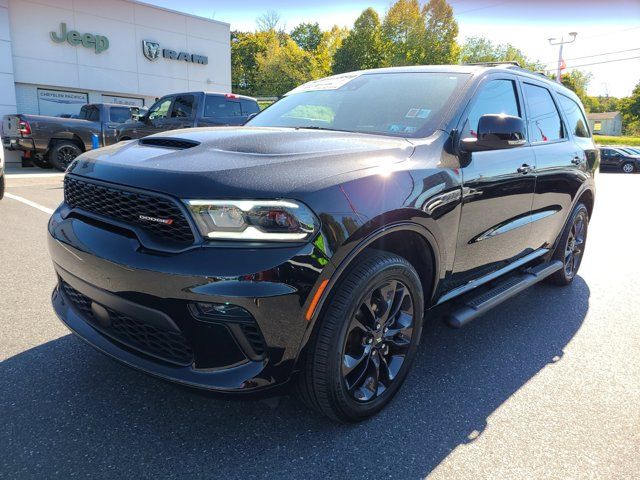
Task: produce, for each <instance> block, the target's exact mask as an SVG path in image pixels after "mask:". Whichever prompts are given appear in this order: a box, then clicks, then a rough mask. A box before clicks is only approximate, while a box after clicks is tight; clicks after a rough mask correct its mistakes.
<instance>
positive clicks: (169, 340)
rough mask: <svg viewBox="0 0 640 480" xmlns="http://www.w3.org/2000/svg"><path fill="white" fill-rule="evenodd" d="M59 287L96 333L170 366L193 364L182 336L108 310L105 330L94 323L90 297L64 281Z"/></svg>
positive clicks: (187, 345)
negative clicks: (107, 322)
mask: <svg viewBox="0 0 640 480" xmlns="http://www.w3.org/2000/svg"><path fill="white" fill-rule="evenodd" d="M61 287H62V291H63V293H64V295H65V296H66V297H67V299H68V300H69V301H70V302H71V303H72V304H73V305H74V306H75V307H76V308H77V309H78V310H79V311H80V312H81V313H82V314H83V315H84V318H85V320H87V321H88V322H89V323H90V324H91V326H93V327H94V328H96V330H99V331H100V332H102V333H104V334H105V335H107V336H109V337H111V338H113V339H114V340H116V341H118V342H120V343H123V344H124V345H126V346H128V347H131V348H134V349H136V350H139V351H141V352H143V353H146V354H147V355H151V356H153V357H156V358H160V359H162V360H165V361H168V362H171V363H176V364H178V365H189V364H191V363H192V362H193V351H192V350H191V347H190V346H189V343H188V342H187V340H186V339H185V338H184V337H183V336H182V334H181V333H179V332H176V331H171V330H162V329H159V328H157V327H155V326H153V325H150V324H148V323H145V322H144V321H143V320H139V319H136V318H133V317H130V316H128V315H125V314H123V313H120V312H117V311H115V310H113V309H111V308H107V307H105V308H106V310H107V312H109V320H110V322H109V325H108V326H105V325H103V324H101V323H98V321H97V320H96V318H95V316H94V314H93V311H92V309H91V303H92V301H91V299H90V298H89V297H87V296H86V295H84V294H82V293H80V292H79V291H77V290H76V289H75V288H73V287H72V286H71V285H69V284H68V283H66V282H64V281H61Z"/></svg>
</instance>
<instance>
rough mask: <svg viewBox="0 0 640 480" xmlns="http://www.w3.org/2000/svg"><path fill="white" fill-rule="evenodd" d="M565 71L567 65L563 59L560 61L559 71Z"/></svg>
mask: <svg viewBox="0 0 640 480" xmlns="http://www.w3.org/2000/svg"><path fill="white" fill-rule="evenodd" d="M566 69H567V64H566V63H564V58H561V59H560V70H566Z"/></svg>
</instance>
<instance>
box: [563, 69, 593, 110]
mask: <svg viewBox="0 0 640 480" xmlns="http://www.w3.org/2000/svg"><path fill="white" fill-rule="evenodd" d="M592 77H593V75H591V74H590V73H588V72H581V71H580V70H572V71H571V72H570V73H565V74H564V75H561V76H560V81H561V82H562V85H564V86H565V87H567V88H568V89H569V90H572V91H573V92H574V93H575V94H576V95H578V97H579V98H580V101H581V102H582V103H583V105H585V104H587V103H588V101H587V87H588V86H589V83H590V82H591V78H592Z"/></svg>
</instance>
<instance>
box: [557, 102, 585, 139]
mask: <svg viewBox="0 0 640 480" xmlns="http://www.w3.org/2000/svg"><path fill="white" fill-rule="evenodd" d="M558 98H559V99H560V106H561V107H562V110H563V111H564V114H565V115H566V116H567V122H568V125H567V129H569V130H570V131H572V132H573V134H574V135H575V136H576V137H583V138H589V137H591V134H590V133H589V127H588V126H587V119H586V118H584V113H583V112H582V109H581V108H580V105H578V104H577V103H576V102H575V101H574V100H572V99H570V98H569V97H567V96H565V95H562V94H559V95H558Z"/></svg>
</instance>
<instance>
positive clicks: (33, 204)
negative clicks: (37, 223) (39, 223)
mask: <svg viewBox="0 0 640 480" xmlns="http://www.w3.org/2000/svg"><path fill="white" fill-rule="evenodd" d="M4 196H5V197H7V198H11V199H12V200H16V201H18V202H22V203H24V204H26V205H29V206H30V207H33V208H37V209H38V210H40V211H41V212H44V213H48V214H49V215H52V214H53V210H52V209H51V208H47V207H45V206H42V205H40V204H39V203H36V202H32V201H31V200H27V199H26V198H23V197H20V196H18V195H14V194H13V193H9V192H5V194H4Z"/></svg>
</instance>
